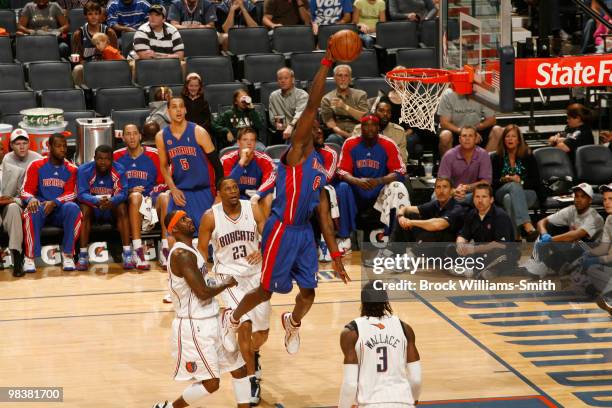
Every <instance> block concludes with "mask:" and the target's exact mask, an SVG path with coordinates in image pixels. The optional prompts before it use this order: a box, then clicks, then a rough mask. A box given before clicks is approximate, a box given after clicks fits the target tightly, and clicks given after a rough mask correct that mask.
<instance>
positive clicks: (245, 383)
mask: <svg viewBox="0 0 612 408" xmlns="http://www.w3.org/2000/svg"><path fill="white" fill-rule="evenodd" d="M251 377H252V376H251ZM232 386H233V388H234V396H235V397H236V402H237V403H238V404H248V403H249V402H251V380H250V377H243V378H232ZM184 398H185V397H183V399H184Z"/></svg>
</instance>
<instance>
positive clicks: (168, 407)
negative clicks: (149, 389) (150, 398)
mask: <svg viewBox="0 0 612 408" xmlns="http://www.w3.org/2000/svg"><path fill="white" fill-rule="evenodd" d="M153 408H172V403H171V402H168V401H164V402H158V403H157V404H155V405H153Z"/></svg>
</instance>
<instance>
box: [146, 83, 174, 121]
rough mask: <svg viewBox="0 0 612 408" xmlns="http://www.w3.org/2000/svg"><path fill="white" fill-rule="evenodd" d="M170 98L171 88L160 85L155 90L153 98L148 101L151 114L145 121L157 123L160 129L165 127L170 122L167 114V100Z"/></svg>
mask: <svg viewBox="0 0 612 408" xmlns="http://www.w3.org/2000/svg"><path fill="white" fill-rule="evenodd" d="M171 99H172V89H170V88H168V87H167V86H160V87H159V88H157V90H156V91H155V99H154V100H153V101H152V102H149V109H150V110H151V114H150V115H149V116H148V117H147V120H146V121H147V122H149V121H153V122H156V123H157V124H158V125H159V128H160V129H163V128H165V127H166V126H168V125H169V124H170V116H169V114H168V102H170V100H171Z"/></svg>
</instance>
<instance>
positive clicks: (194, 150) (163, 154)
mask: <svg viewBox="0 0 612 408" xmlns="http://www.w3.org/2000/svg"><path fill="white" fill-rule="evenodd" d="M186 113H187V110H186V109H185V103H184V102H183V98H181V97H180V96H178V97H174V98H172V99H170V101H169V102H168V114H169V116H170V125H169V126H167V127H165V128H164V129H163V130H161V131H159V132H158V133H157V135H156V136H155V144H156V145H157V152H158V154H159V167H160V170H161V173H162V175H163V176H164V180H165V182H166V185H167V186H168V188H169V189H170V195H171V196H170V203H169V204H168V213H171V212H172V211H174V210H183V211H185V212H186V213H187V215H189V218H191V219H192V220H193V223H194V224H195V227H196V233H197V231H198V230H199V228H200V219H201V218H202V215H204V212H205V211H206V210H208V209H209V208H210V207H211V206H212V204H213V202H214V200H215V199H214V196H213V194H214V187H215V179H217V180H218V179H220V178H221V177H223V167H222V166H221V162H220V161H219V154H218V153H217V151H216V150H215V145H214V144H213V142H212V140H211V138H210V135H209V134H208V132H207V131H206V130H204V128H202V127H200V126H198V125H196V124H195V123H192V122H188V121H187V120H186V119H185V114H186ZM169 166H171V169H170V168H169Z"/></svg>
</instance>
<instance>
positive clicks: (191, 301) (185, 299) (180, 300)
mask: <svg viewBox="0 0 612 408" xmlns="http://www.w3.org/2000/svg"><path fill="white" fill-rule="evenodd" d="M179 248H181V249H184V250H186V251H189V252H192V253H193V254H195V256H196V258H197V259H198V269H199V270H200V272H202V276H203V277H204V279H206V261H205V260H204V258H203V257H202V255H200V253H199V252H198V251H197V250H195V249H193V248H190V247H189V246H187V245H185V244H183V243H182V242H177V243H176V244H174V246H173V247H172V249H170V253H169V255H168V266H167V269H168V288H169V289H170V294H171V295H172V306H174V311H175V312H176V317H179V318H183V319H205V318H207V317H212V316H216V315H217V314H219V304H218V303H217V301H216V300H215V299H214V298H212V299H210V300H207V301H205V302H204V301H202V300H200V299H198V297H197V296H196V295H195V293H193V291H192V290H191V287H190V286H189V284H188V283H187V281H185V278H179V277H178V276H176V275H175V274H173V273H172V269H171V267H170V263H171V262H170V260H171V259H172V253H173V252H174V251H175V250H177V249H179Z"/></svg>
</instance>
